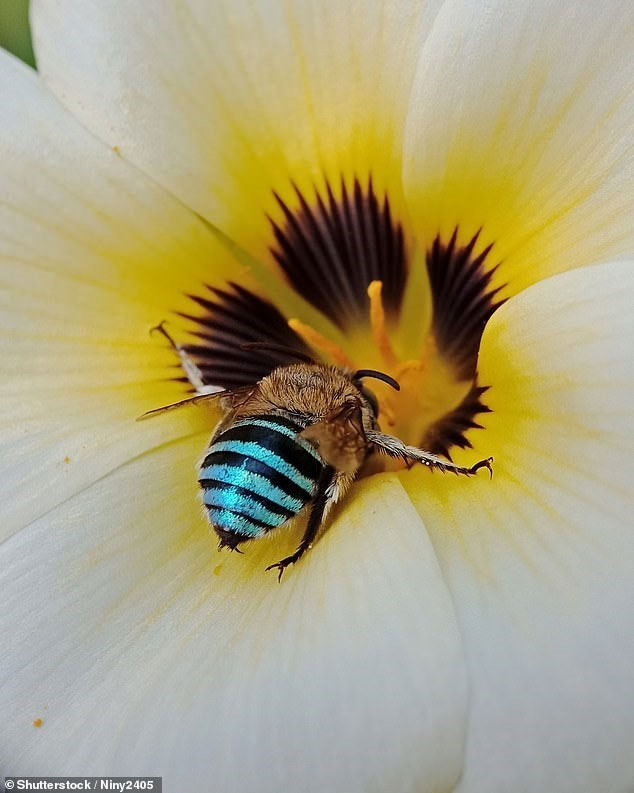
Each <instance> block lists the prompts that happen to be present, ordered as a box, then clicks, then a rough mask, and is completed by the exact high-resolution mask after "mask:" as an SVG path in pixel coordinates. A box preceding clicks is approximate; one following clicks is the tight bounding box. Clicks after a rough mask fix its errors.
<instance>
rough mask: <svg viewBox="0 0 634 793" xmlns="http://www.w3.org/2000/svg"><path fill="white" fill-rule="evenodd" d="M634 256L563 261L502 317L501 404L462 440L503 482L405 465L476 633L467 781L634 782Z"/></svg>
mask: <svg viewBox="0 0 634 793" xmlns="http://www.w3.org/2000/svg"><path fill="white" fill-rule="evenodd" d="M632 265H633V263H632V262H624V263H618V264H605V265H597V266H595V267H588V268H584V269H581V270H575V271H572V272H569V273H565V274H562V275H558V276H555V277H553V278H551V279H548V280H545V281H542V282H541V283H540V284H537V285H535V286H533V287H530V288H529V289H527V290H526V291H524V292H523V293H522V294H520V295H519V296H516V297H514V298H512V299H511V300H510V301H509V302H508V303H507V304H506V305H505V306H503V307H502V308H501V309H500V310H499V311H498V312H497V313H496V314H495V315H494V316H493V318H492V320H491V321H490V323H489V325H488V327H487V329H486V331H485V334H484V337H483V340H482V346H481V352H480V360H479V371H480V379H481V382H482V383H483V385H490V386H491V388H490V390H489V391H487V392H486V394H485V401H486V403H487V404H488V405H489V406H490V407H491V408H492V411H493V412H492V413H490V414H486V415H485V416H484V417H483V419H482V423H483V424H484V425H485V429H484V430H474V431H473V432H472V433H471V434H470V436H469V437H470V440H471V441H472V443H473V444H474V447H475V452H474V451H473V450H472V451H471V452H470V453H469V455H463V457H467V456H468V457H469V458H470V459H473V457H474V453H475V455H477V456H483V455H484V454H492V455H493V456H494V458H495V460H494V476H493V479H492V481H490V482H489V481H487V479H486V478H485V477H481V478H479V480H478V481H469V482H466V483H464V482H459V481H458V480H454V481H453V482H452V481H450V480H448V479H447V478H438V477H435V478H434V479H433V481H432V480H430V477H429V476H425V472H420V473H415V472H412V474H410V475H409V476H406V477H405V478H404V482H405V484H406V488H407V490H408V491H409V492H410V494H411V496H412V498H413V499H414V500H415V503H416V505H417V507H418V509H419V511H420V513H421V515H422V516H423V520H424V521H425V525H426V526H428V527H429V530H430V535H431V537H432V541H433V543H434V547H435V550H436V551H437V553H438V556H439V559H440V562H441V566H442V569H443V572H444V574H445V576H446V578H447V581H448V584H449V587H450V589H451V591H452V594H453V597H454V602H455V606H456V610H457V613H458V619H459V623H460V626H461V629H462V634H463V639H464V641H465V645H466V654H467V662H468V667H469V671H470V683H471V685H472V694H471V710H470V717H469V740H468V745H467V755H466V763H465V772H464V776H463V779H462V781H461V783H460V785H459V786H458V788H457V790H458V791H460V793H476V792H477V793H507V791H511V790H512V791H514V793H524V792H526V793H535V792H536V791H549V793H597V791H626V790H627V791H629V790H631V789H632V785H633V784H634V757H633V755H632V746H633V745H634V664H633V663H632V659H633V658H634V610H633V609H632V603H633V602H634V575H633V572H632V571H633V570H634V531H633V529H632V515H633V514H634V491H633V489H632V474H633V470H634V356H633V355H632V350H633V349H634V314H633V312H632V305H634V268H633V266H632ZM456 457H457V458H458V457H459V455H456ZM463 457H460V459H463ZM424 486H425V489H424Z"/></svg>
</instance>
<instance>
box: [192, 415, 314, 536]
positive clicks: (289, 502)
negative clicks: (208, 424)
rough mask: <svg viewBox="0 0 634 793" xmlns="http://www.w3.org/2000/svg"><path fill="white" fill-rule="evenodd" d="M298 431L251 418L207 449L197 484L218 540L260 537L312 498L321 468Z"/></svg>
mask: <svg viewBox="0 0 634 793" xmlns="http://www.w3.org/2000/svg"><path fill="white" fill-rule="evenodd" d="M302 428H303V427H302V425H300V424H298V423H296V422H295V421H293V420H291V419H288V418H286V417H283V416H277V415H274V414H271V415H260V416H254V417H252V418H247V419H243V420H241V421H239V422H236V423H235V424H233V425H231V426H230V427H228V428H227V429H226V430H224V432H222V433H220V435H218V437H217V438H216V439H215V440H214V442H213V443H212V444H211V446H210V447H209V450H208V452H207V455H206V457H205V460H204V462H203V466H202V468H201V470H200V474H199V482H200V485H201V487H202V489H203V501H204V503H205V506H206V507H207V509H208V511H209V518H210V520H211V522H212V524H213V525H214V526H215V527H216V529H218V530H219V531H220V534H221V538H223V537H224V536H225V535H226V534H227V533H229V534H231V535H233V536H234V537H238V538H240V537H242V538H244V539H253V538H255V537H260V536H262V535H264V534H266V533H267V532H269V531H271V530H272V529H275V528H277V527H278V526H281V525H282V524H283V523H285V522H286V521H287V520H289V519H290V518H291V517H293V516H294V515H296V514H297V513H298V512H300V511H301V510H302V509H303V507H304V506H305V505H306V504H307V503H308V502H309V501H310V500H311V499H312V498H313V496H314V494H315V490H316V487H317V478H318V476H319V473H320V472H321V471H322V470H323V463H322V461H321V458H320V457H319V454H318V453H317V451H316V449H315V448H314V447H313V446H312V445H311V444H310V443H308V441H306V440H304V439H303V438H301V437H300V436H299V435H298V433H299V432H301V430H302ZM239 541H240V540H239V539H238V542H239Z"/></svg>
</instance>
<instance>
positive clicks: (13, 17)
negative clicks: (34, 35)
mask: <svg viewBox="0 0 634 793" xmlns="http://www.w3.org/2000/svg"><path fill="white" fill-rule="evenodd" d="M0 46H2V47H5V48H6V49H8V50H9V52H12V53H13V54H14V55H17V56H18V58H22V60H23V61H26V63H28V64H29V65H30V66H35V58H34V56H33V47H32V46H31V31H30V29H29V0H0Z"/></svg>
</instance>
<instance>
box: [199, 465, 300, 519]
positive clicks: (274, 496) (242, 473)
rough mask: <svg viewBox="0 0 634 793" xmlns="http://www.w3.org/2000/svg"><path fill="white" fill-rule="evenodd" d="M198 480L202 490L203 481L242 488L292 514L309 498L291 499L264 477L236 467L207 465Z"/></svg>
mask: <svg viewBox="0 0 634 793" xmlns="http://www.w3.org/2000/svg"><path fill="white" fill-rule="evenodd" d="M199 479H200V483H201V486H202V487H203V488H206V486H207V485H206V481H205V480H214V481H216V482H222V483H224V484H226V485H237V486H238V487H243V488H245V489H247V490H250V491H252V492H253V493H255V494H256V495H257V496H261V497H262V498H266V499H268V500H269V501H272V502H273V503H274V504H277V505H278V506H280V507H284V508H285V509H288V510H290V511H291V512H293V513H297V512H299V511H300V509H301V508H302V507H303V506H304V504H305V503H306V501H308V499H309V497H310V494H309V493H306V498H305V499H303V500H300V499H299V498H293V497H292V496H290V495H289V494H288V493H287V492H286V491H284V490H282V489H281V488H280V487H276V486H275V485H274V484H273V483H272V482H271V480H270V479H267V478H266V476H262V474H256V473H253V472H251V471H248V470H245V469H244V468H241V467H239V466H237V465H208V466H207V467H205V468H203V469H201V471H200V477H199Z"/></svg>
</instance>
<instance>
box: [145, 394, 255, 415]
mask: <svg viewBox="0 0 634 793" xmlns="http://www.w3.org/2000/svg"><path fill="white" fill-rule="evenodd" d="M254 389H255V386H241V387H239V388H224V389H221V390H219V391H214V392H212V393H210V394H194V396H191V397H187V399H181V400H180V401H179V402H172V404H171V405H163V407H160V408H154V409H153V410H148V411H147V413H144V414H143V415H142V416H139V417H138V418H137V421H145V419H150V418H153V417H154V416H158V415H161V414H162V413H167V412H168V411H170V410H177V409H178V408H182V407H189V406H190V405H198V404H200V403H203V402H213V401H216V400H224V401H225V405H223V407H225V406H226V407H227V408H228V409H231V408H233V407H236V406H237V404H239V403H240V402H243V401H246V400H247V399H248V398H249V397H250V396H251V394H252V393H253V391H254Z"/></svg>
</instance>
